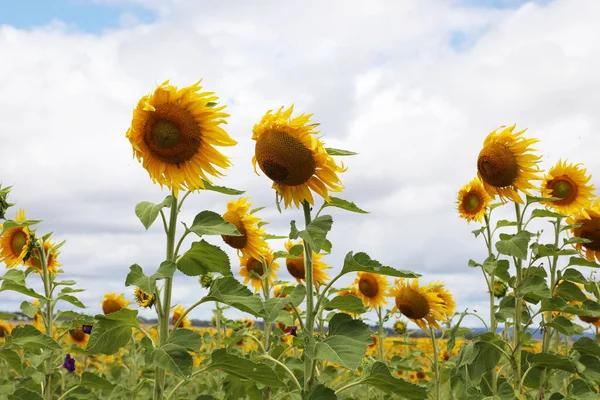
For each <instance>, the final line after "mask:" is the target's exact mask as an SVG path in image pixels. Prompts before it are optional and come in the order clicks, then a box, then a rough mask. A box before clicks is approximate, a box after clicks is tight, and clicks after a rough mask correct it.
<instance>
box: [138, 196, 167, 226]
mask: <svg viewBox="0 0 600 400" xmlns="http://www.w3.org/2000/svg"><path fill="white" fill-rule="evenodd" d="M171 204H173V196H171V195H169V196H167V197H166V198H165V199H164V200H163V201H162V202H160V203H158V204H154V203H150V202H149V201H142V202H141V203H138V205H137V206H135V215H137V216H138V218H139V219H140V221H141V222H142V225H144V228H146V230H148V229H149V228H150V226H152V224H153V223H154V221H156V218H157V217H158V214H159V213H160V210H162V209H163V208H165V207H166V208H169V207H171Z"/></svg>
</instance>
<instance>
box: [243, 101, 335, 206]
mask: <svg viewBox="0 0 600 400" xmlns="http://www.w3.org/2000/svg"><path fill="white" fill-rule="evenodd" d="M293 110H294V106H291V107H290V108H288V109H287V110H285V111H284V110H283V107H281V108H280V109H279V110H278V111H277V112H276V113H273V112H272V110H269V111H267V113H266V114H265V115H264V116H263V118H262V120H261V121H260V123H258V124H256V125H255V126H254V129H253V130H252V139H253V140H256V147H255V154H254V157H252V164H253V165H254V171H256V164H258V166H259V167H260V169H261V170H262V171H263V172H264V173H265V175H267V176H268V177H269V178H270V179H271V180H272V181H273V189H275V190H277V192H278V193H279V194H280V195H281V197H282V198H283V201H284V203H285V207H286V208H287V207H289V206H291V204H292V202H294V205H295V206H296V207H299V206H300V203H302V202H304V201H308V202H309V203H311V204H314V199H313V195H312V193H311V189H312V190H313V191H314V192H315V193H317V194H318V195H320V196H321V197H323V198H324V199H325V200H326V201H329V195H328V191H332V192H339V191H341V190H342V188H343V185H342V183H341V181H340V179H339V178H338V176H337V173H338V172H344V171H345V170H346V168H344V166H343V165H342V166H339V165H337V164H336V163H335V161H334V159H333V158H332V157H331V156H329V155H328V154H327V151H326V150H325V148H324V146H323V142H321V140H319V139H318V138H317V137H315V135H316V134H317V133H318V131H316V130H315V127H316V126H317V124H314V123H312V121H311V120H310V117H311V116H312V114H308V115H307V114H301V115H299V116H297V117H295V118H291V115H292V111H293Z"/></svg>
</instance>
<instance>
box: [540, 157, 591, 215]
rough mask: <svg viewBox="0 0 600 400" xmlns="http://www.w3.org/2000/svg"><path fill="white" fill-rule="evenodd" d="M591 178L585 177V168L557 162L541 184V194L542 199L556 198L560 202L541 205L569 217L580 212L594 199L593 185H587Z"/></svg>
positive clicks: (555, 201)
mask: <svg viewBox="0 0 600 400" xmlns="http://www.w3.org/2000/svg"><path fill="white" fill-rule="evenodd" d="M591 178H592V177H591V176H590V175H586V170H585V168H583V167H580V166H579V165H573V164H567V163H566V161H562V160H559V161H558V163H556V165H555V166H554V167H552V168H551V169H550V171H549V172H548V175H546V178H545V179H544V182H542V188H541V192H542V197H558V198H560V200H554V201H547V202H544V203H543V204H544V205H546V206H548V207H552V208H554V209H555V210H556V211H558V212H559V213H561V214H567V215H571V214H575V213H577V212H579V211H581V210H582V209H584V208H585V207H587V206H588V205H589V204H590V203H591V202H592V200H593V197H594V185H592V184H590V183H589V182H590V179H591Z"/></svg>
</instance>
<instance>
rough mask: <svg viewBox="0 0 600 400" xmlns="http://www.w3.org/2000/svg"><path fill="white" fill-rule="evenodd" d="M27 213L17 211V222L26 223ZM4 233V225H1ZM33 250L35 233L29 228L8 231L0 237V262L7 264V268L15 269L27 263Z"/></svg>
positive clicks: (23, 227)
mask: <svg viewBox="0 0 600 400" xmlns="http://www.w3.org/2000/svg"><path fill="white" fill-rule="evenodd" d="M25 220H26V218H25V212H24V211H23V210H22V209H21V210H19V211H17V214H16V216H15V222H23V221H25ZM0 232H2V225H0ZM32 248H33V233H32V232H31V231H30V230H29V228H27V226H17V227H14V228H11V229H6V230H5V231H4V232H2V234H1V235H0V262H4V263H5V264H6V268H13V267H15V266H18V265H19V264H22V263H23V262H26V261H27V260H28V259H29V257H30V256H31V251H32Z"/></svg>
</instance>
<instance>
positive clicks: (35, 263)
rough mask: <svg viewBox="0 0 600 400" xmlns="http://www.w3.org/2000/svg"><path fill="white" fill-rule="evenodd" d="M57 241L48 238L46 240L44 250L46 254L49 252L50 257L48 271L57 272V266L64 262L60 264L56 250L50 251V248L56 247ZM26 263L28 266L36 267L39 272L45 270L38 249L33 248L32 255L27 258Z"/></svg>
mask: <svg viewBox="0 0 600 400" xmlns="http://www.w3.org/2000/svg"><path fill="white" fill-rule="evenodd" d="M54 245H55V243H54V242H51V241H50V240H46V241H45V242H44V252H45V253H46V254H48V259H47V261H46V262H47V264H48V272H49V273H51V274H55V273H56V267H60V266H61V265H62V264H59V263H58V261H57V260H56V258H57V257H58V254H57V253H56V251H52V252H50V253H48V252H49V250H50V249H51V248H52V247H54ZM25 265H27V266H28V267H34V268H35V272H37V273H40V274H41V273H42V272H43V267H42V262H41V260H40V258H39V253H38V250H37V249H36V250H33V251H32V254H31V257H30V258H29V259H28V260H27V262H26V263H25Z"/></svg>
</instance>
